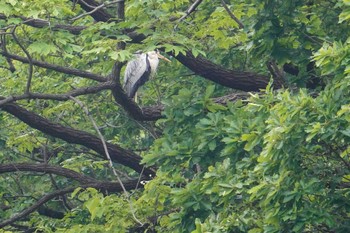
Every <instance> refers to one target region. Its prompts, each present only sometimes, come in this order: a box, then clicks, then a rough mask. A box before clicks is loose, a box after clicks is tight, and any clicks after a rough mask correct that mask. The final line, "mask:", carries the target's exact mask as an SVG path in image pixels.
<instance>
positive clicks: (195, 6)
mask: <svg viewBox="0 0 350 233" xmlns="http://www.w3.org/2000/svg"><path fill="white" fill-rule="evenodd" d="M202 1H203V0H196V1H195V2H194V3H193V4H192V5H191V6H190V7H189V8H188V9H187V10H186V13H185V15H183V16H182V17H181V18H180V19H179V22H181V21H183V20H184V19H185V18H187V16H189V15H190V14H191V13H192V12H193V11H195V10H196V9H197V7H198V6H199V4H201V2H202Z"/></svg>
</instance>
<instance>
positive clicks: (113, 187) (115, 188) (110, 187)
mask: <svg viewBox="0 0 350 233" xmlns="http://www.w3.org/2000/svg"><path fill="white" fill-rule="evenodd" d="M137 182H138V180H132V181H124V182H123V183H124V186H125V188H127V189H128V190H131V189H134V188H135V187H136V184H137ZM79 187H80V188H83V189H85V188H95V189H100V190H103V191H108V192H121V191H122V188H121V187H120V185H119V183H117V182H99V183H92V184H86V185H81V186H76V187H70V188H65V189H61V190H57V191H54V192H52V193H49V194H47V195H45V196H43V197H42V198H40V199H39V200H38V201H37V202H36V203H35V204H34V205H32V206H31V207H29V208H27V209H25V210H24V211H22V212H20V213H18V214H16V215H14V216H12V217H11V218H9V219H7V220H5V221H3V222H0V228H2V227H5V226H7V225H9V224H11V223H14V222H15V221H18V220H20V219H22V218H23V217H26V216H28V215H29V214H31V213H33V212H34V211H35V210H37V209H38V208H39V207H40V206H42V205H43V204H45V203H46V202H48V201H50V200H52V199H53V198H55V197H58V196H61V195H64V194H67V193H71V192H73V191H74V190H75V189H76V188H79Z"/></svg>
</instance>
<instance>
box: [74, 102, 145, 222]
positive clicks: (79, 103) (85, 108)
mask: <svg viewBox="0 0 350 233" xmlns="http://www.w3.org/2000/svg"><path fill="white" fill-rule="evenodd" d="M71 99H72V100H73V101H75V102H76V103H77V104H78V105H79V106H80V107H81V108H82V109H83V110H84V112H85V114H86V115H87V117H88V118H89V120H90V121H91V123H92V125H93V126H94V128H95V130H96V132H97V133H98V136H99V137H100V139H101V143H102V145H103V149H104V151H105V155H106V158H107V160H108V163H109V167H110V168H111V169H112V172H113V174H114V176H115V177H116V178H117V180H118V183H119V184H120V186H121V187H122V189H123V191H124V194H125V196H126V197H127V198H128V199H127V200H128V202H129V206H130V212H131V215H132V216H133V218H134V220H135V221H136V222H137V223H138V224H140V225H141V226H142V225H143V223H142V222H141V221H140V220H139V219H138V218H137V217H136V215H135V209H134V207H133V205H132V202H131V200H130V199H129V194H128V191H127V190H126V189H125V187H124V184H123V182H122V180H121V179H120V178H119V175H118V173H117V171H116V170H115V169H114V166H113V162H112V159H111V156H110V155H109V151H108V148H107V144H106V141H105V139H104V137H103V135H102V133H101V131H100V130H99V128H98V126H97V124H96V121H95V120H94V118H93V117H92V116H91V114H90V112H89V110H88V109H87V107H86V106H85V105H84V104H83V102H81V101H80V100H78V99H76V98H74V97H71ZM140 173H141V174H142V171H141V172H140Z"/></svg>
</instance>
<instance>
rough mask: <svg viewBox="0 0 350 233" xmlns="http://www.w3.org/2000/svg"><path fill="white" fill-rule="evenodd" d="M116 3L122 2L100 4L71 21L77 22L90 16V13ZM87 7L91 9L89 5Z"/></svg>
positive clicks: (122, 0)
mask: <svg viewBox="0 0 350 233" xmlns="http://www.w3.org/2000/svg"><path fill="white" fill-rule="evenodd" d="M82 2H83V1H82ZM118 2H124V0H117V1H112V2H105V3H102V4H101V5H99V6H96V7H95V8H94V9H93V10H92V11H89V12H85V13H83V14H81V15H78V16H77V17H74V18H72V19H71V21H75V20H78V19H80V18H83V17H85V16H87V15H91V14H92V13H94V12H96V11H98V10H99V9H101V8H103V7H106V6H108V5H112V4H114V3H118ZM83 3H84V4H86V3H85V2H83ZM87 6H88V7H91V6H89V5H87Z"/></svg>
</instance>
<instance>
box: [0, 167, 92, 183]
mask: <svg viewBox="0 0 350 233" xmlns="http://www.w3.org/2000/svg"><path fill="white" fill-rule="evenodd" d="M21 171H30V172H44V173H52V174H56V175H60V176H64V177H67V178H71V179H74V180H76V181H78V182H80V183H82V184H88V183H96V182H98V181H97V180H95V179H93V178H91V177H88V176H85V175H83V174H80V173H78V172H76V171H73V170H70V169H67V168H63V167H59V166H54V165H49V164H43V163H42V164H33V163H13V164H0V174H1V173H6V172H21Z"/></svg>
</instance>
